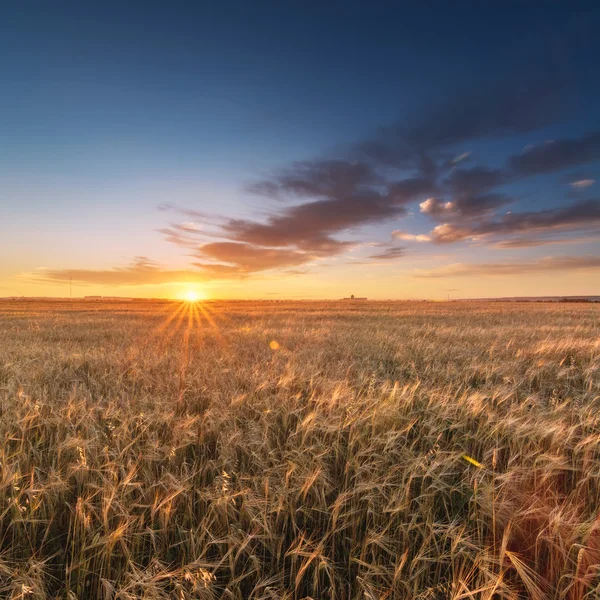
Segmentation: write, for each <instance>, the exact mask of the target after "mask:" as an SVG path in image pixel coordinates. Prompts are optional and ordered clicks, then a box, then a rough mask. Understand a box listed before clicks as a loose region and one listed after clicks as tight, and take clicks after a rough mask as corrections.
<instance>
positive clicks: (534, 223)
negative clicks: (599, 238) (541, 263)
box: [431, 200, 600, 243]
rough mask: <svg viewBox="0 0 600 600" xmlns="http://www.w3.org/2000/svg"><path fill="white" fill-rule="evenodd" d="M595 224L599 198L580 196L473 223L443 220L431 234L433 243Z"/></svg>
mask: <svg viewBox="0 0 600 600" xmlns="http://www.w3.org/2000/svg"><path fill="white" fill-rule="evenodd" d="M598 225H600V201H599V200H583V201H580V202H576V203H574V204H571V205H568V206H563V207H559V208H549V209H545V210H540V211H529V212H520V213H509V214H505V215H502V216H501V217H491V218H487V219H483V220H481V221H478V222H475V223H460V224H457V223H444V224H442V225H438V226H437V227H435V228H434V229H433V231H432V232H431V238H432V240H433V241H434V242H436V243H449V242H458V241H462V240H465V239H468V238H473V237H479V236H490V235H495V236H498V235H504V236H506V235H513V234H518V233H528V234H531V233H544V232H549V231H568V230H586V229H590V228H593V227H597V226H598Z"/></svg>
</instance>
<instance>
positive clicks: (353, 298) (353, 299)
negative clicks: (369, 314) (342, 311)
mask: <svg viewBox="0 0 600 600" xmlns="http://www.w3.org/2000/svg"><path fill="white" fill-rule="evenodd" d="M342 300H352V301H356V300H366V298H356V297H355V296H354V294H352V296H350V298H342Z"/></svg>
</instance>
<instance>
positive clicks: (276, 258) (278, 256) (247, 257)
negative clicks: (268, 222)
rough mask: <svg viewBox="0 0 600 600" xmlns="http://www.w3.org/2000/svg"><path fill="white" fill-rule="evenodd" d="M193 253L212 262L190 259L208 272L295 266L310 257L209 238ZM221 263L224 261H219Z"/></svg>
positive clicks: (238, 272)
mask: <svg viewBox="0 0 600 600" xmlns="http://www.w3.org/2000/svg"><path fill="white" fill-rule="evenodd" d="M197 257H198V258H199V259H204V260H207V259H208V260H214V261H217V262H216V263H214V264H212V263H204V262H197V263H194V264H195V265H196V266H198V267H200V268H201V269H202V270H204V271H206V272H208V273H211V274H220V275H224V274H230V275H233V274H249V273H255V272H257V271H266V270H268V269H274V268H281V267H297V266H299V265H302V264H304V263H307V262H309V261H311V260H312V259H313V257H312V256H310V255H308V254H306V253H304V252H299V251H296V250H285V249H281V248H261V247H256V246H253V245H251V244H243V243H236V242H213V243H210V244H204V245H203V246H201V247H200V248H199V249H198V252H197ZM223 263H225V264H223Z"/></svg>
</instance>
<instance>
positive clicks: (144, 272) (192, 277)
mask: <svg viewBox="0 0 600 600" xmlns="http://www.w3.org/2000/svg"><path fill="white" fill-rule="evenodd" d="M21 277H22V278H24V279H28V280H32V281H41V282H45V283H48V282H67V281H69V280H72V281H74V282H77V283H80V284H96V285H109V286H135V285H160V284H165V283H184V282H185V283H190V282H200V281H205V280H206V279H207V277H206V275H205V274H203V273H202V272H200V271H198V270H196V269H184V270H170V269H165V268H163V267H161V266H160V265H159V264H158V263H155V262H153V261H151V260H149V259H148V258H146V257H145V256H138V257H136V258H135V259H134V260H133V262H132V263H131V264H130V265H127V266H125V267H113V268H110V269H59V270H53V269H46V270H44V271H38V272H36V273H23V274H21Z"/></svg>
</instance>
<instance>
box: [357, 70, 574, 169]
mask: <svg viewBox="0 0 600 600" xmlns="http://www.w3.org/2000/svg"><path fill="white" fill-rule="evenodd" d="M562 91H563V86H562V83H561V82H557V81H556V79H554V78H547V79H546V80H545V81H540V80H537V81H536V80H533V79H532V78H527V79H525V78H524V79H521V80H514V79H513V80H512V81H496V82H495V83H494V84H493V85H490V86H481V87H479V88H477V89H475V90H473V89H469V90H468V91H467V92H466V93H465V94H461V95H458V96H457V97H455V98H450V99H449V98H447V97H445V98H444V100H443V102H441V103H440V105H439V107H438V108H437V109H434V110H432V111H430V112H428V113H422V114H421V115H419V116H418V117H417V118H415V119H412V120H411V122H410V123H409V124H407V123H405V122H398V123H395V124H392V125H390V126H387V127H382V128H381V129H380V130H379V131H378V132H377V133H376V134H374V135H372V136H370V137H368V138H367V139H365V140H364V141H362V142H359V143H358V144H357V145H356V146H355V152H356V154H357V155H358V156H360V157H361V158H362V159H363V160H368V161H374V162H375V163H376V164H382V165H390V166H396V167H401V168H406V167H409V166H412V167H417V168H418V169H419V170H420V171H421V172H424V173H432V172H433V171H435V165H433V164H432V161H433V160H435V159H437V158H440V154H441V153H442V151H444V150H446V149H448V148H450V147H452V146H454V145H456V144H459V143H463V142H467V141H470V140H476V139H483V138H492V137H496V138H497V137H503V136H506V135H509V134H519V133H527V132H530V131H534V130H536V129H539V128H540V127H543V126H546V125H549V124H551V123H554V122H556V121H557V120H558V119H559V117H560V111H561V103H562Z"/></svg>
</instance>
